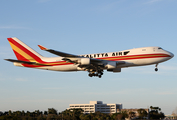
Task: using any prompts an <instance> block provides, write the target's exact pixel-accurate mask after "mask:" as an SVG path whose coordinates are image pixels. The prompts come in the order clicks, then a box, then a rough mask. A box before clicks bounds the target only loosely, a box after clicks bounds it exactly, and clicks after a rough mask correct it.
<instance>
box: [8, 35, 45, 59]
mask: <svg viewBox="0 0 177 120" xmlns="http://www.w3.org/2000/svg"><path fill="white" fill-rule="evenodd" d="M7 40H8V41H9V43H10V45H11V47H12V50H13V51H14V53H15V55H16V57H17V59H18V60H22V61H30V62H41V58H42V56H41V55H40V54H39V53H37V52H36V51H34V50H33V49H32V48H30V47H29V46H27V45H26V44H25V43H23V42H22V41H20V40H19V39H18V38H16V37H13V38H7Z"/></svg>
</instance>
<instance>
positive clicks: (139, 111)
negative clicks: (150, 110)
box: [137, 109, 147, 119]
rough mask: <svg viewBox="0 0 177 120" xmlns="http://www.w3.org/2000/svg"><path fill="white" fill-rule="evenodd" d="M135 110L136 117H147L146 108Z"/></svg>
mask: <svg viewBox="0 0 177 120" xmlns="http://www.w3.org/2000/svg"><path fill="white" fill-rule="evenodd" d="M137 112H138V117H139V118H141V119H142V118H143V117H147V112H146V110H144V109H138V110H137Z"/></svg>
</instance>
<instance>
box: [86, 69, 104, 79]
mask: <svg viewBox="0 0 177 120" xmlns="http://www.w3.org/2000/svg"><path fill="white" fill-rule="evenodd" d="M102 75H103V71H99V72H90V73H89V74H88V76H89V77H93V76H94V77H99V78H101V76H102Z"/></svg>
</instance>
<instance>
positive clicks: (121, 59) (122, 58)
mask: <svg viewBox="0 0 177 120" xmlns="http://www.w3.org/2000/svg"><path fill="white" fill-rule="evenodd" d="M163 57H170V56H169V55H167V54H142V55H129V56H127V55H126V56H116V57H106V58H97V59H102V60H109V61H124V60H134V59H146V58H163ZM45 64H46V65H49V66H59V65H69V64H73V63H66V61H59V62H46V63H45ZM25 66H26V67H32V65H25ZM33 67H45V66H42V65H41V66H33Z"/></svg>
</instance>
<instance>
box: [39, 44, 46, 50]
mask: <svg viewBox="0 0 177 120" xmlns="http://www.w3.org/2000/svg"><path fill="white" fill-rule="evenodd" d="M38 46H39V48H40V49H41V50H48V49H47V48H45V47H44V46H42V45H38Z"/></svg>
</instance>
